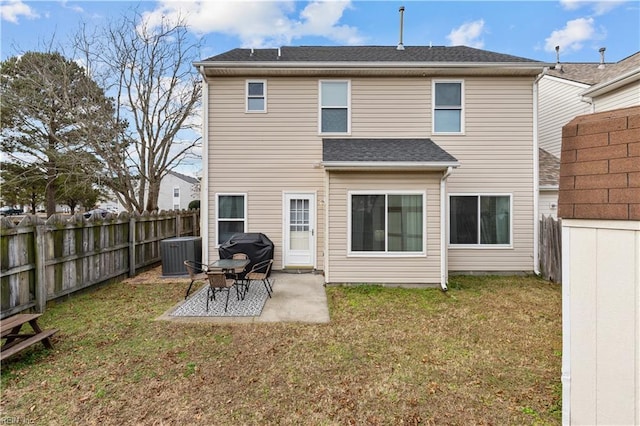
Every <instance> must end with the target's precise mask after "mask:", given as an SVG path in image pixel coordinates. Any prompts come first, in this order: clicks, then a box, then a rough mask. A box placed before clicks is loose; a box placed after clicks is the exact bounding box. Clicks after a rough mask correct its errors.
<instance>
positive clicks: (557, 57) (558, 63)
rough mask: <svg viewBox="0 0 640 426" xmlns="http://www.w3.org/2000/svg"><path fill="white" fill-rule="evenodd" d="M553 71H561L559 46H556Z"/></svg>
mask: <svg viewBox="0 0 640 426" xmlns="http://www.w3.org/2000/svg"><path fill="white" fill-rule="evenodd" d="M554 69H557V70H560V71H561V70H562V65H560V46H556V66H555V67H554Z"/></svg>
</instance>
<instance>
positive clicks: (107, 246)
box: [0, 210, 200, 318]
mask: <svg viewBox="0 0 640 426" xmlns="http://www.w3.org/2000/svg"><path fill="white" fill-rule="evenodd" d="M198 235H200V211H198V210H190V211H186V210H185V211H171V212H160V213H148V212H145V213H142V214H137V213H133V214H129V213H120V215H118V216H112V215H110V214H109V215H107V217H105V218H104V219H103V218H96V219H94V218H91V219H85V218H84V216H83V215H82V214H77V215H75V216H72V217H69V218H65V217H63V216H61V215H53V216H51V217H50V218H49V219H48V220H46V221H44V219H41V218H38V217H36V216H34V215H27V216H25V218H24V219H23V220H22V221H21V222H20V223H18V224H17V225H16V224H14V223H13V222H12V221H11V220H10V219H8V218H3V219H2V220H1V222H0V266H1V271H0V285H1V287H0V291H1V293H0V295H1V296H2V299H1V301H0V303H1V306H2V310H1V313H0V317H1V318H5V317H7V316H9V315H12V314H14V313H16V312H21V311H24V310H26V309H29V308H35V310H36V311H37V312H44V309H45V306H46V303H47V301H49V300H53V299H55V298H58V297H61V296H64V295H67V294H70V293H73V292H75V291H78V290H81V289H83V288H87V287H90V286H92V285H96V284H100V283H104V282H107V281H109V280H112V279H114V278H118V277H124V276H127V275H128V276H133V275H135V273H136V270H139V269H140V268H144V267H145V266H149V265H153V264H156V263H158V262H160V261H161V255H160V241H162V240H163V239H166V238H173V237H180V236H198Z"/></svg>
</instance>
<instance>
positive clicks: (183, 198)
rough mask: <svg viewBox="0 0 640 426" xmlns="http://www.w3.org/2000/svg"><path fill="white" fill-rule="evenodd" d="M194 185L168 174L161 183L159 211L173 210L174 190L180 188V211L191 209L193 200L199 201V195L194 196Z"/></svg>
mask: <svg viewBox="0 0 640 426" xmlns="http://www.w3.org/2000/svg"><path fill="white" fill-rule="evenodd" d="M192 186H193V185H192V184H191V183H189V182H187V181H185V180H184V179H180V178H179V177H177V176H175V175H172V174H168V175H166V176H165V177H164V178H163V179H162V182H161V183H160V192H159V194H158V209H160V210H173V202H174V198H173V188H175V187H178V188H180V209H181V210H185V209H188V208H189V202H191V200H197V199H198V198H199V196H198V194H194V193H193V190H192Z"/></svg>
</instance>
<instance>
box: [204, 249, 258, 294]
mask: <svg viewBox="0 0 640 426" xmlns="http://www.w3.org/2000/svg"><path fill="white" fill-rule="evenodd" d="M249 263H251V261H250V260H249V259H218V260H216V261H215V262H213V263H210V264H209V265H208V269H209V271H211V270H212V269H222V272H224V273H229V272H234V271H244V268H245V266H247V265H248V264H249ZM233 279H234V280H235V285H236V290H237V291H238V294H240V290H239V288H238V286H243V291H242V294H241V296H242V299H243V300H244V297H245V295H246V293H247V290H248V287H247V285H246V283H245V281H244V280H243V279H242V278H239V277H238V275H237V274H233Z"/></svg>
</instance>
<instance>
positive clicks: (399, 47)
mask: <svg viewBox="0 0 640 426" xmlns="http://www.w3.org/2000/svg"><path fill="white" fill-rule="evenodd" d="M399 12H400V42H399V43H398V47H396V50H404V44H402V32H403V26H404V6H400V10H399Z"/></svg>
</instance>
